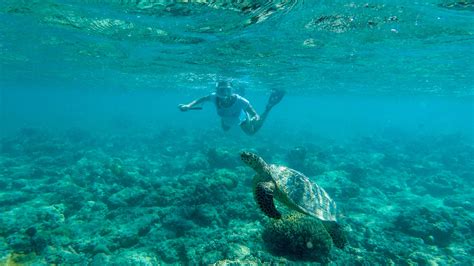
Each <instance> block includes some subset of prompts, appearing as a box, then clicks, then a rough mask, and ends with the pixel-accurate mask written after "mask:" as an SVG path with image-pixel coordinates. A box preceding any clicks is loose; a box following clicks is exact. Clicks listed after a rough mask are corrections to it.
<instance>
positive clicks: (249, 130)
mask: <svg viewBox="0 0 474 266" xmlns="http://www.w3.org/2000/svg"><path fill="white" fill-rule="evenodd" d="M284 96H285V91H282V90H276V91H273V92H272V94H271V95H270V99H268V103H267V107H266V108H265V111H264V112H263V113H262V114H261V115H260V118H259V119H248V120H246V121H245V122H243V123H242V124H241V125H240V128H242V130H243V131H244V132H245V133H246V134H247V135H253V134H255V133H257V131H258V130H260V128H261V127H262V126H263V122H265V120H266V119H267V116H268V114H269V113H270V111H271V110H272V108H273V107H274V106H275V105H277V104H278V103H279V102H280V101H281V100H282V99H283V97H284Z"/></svg>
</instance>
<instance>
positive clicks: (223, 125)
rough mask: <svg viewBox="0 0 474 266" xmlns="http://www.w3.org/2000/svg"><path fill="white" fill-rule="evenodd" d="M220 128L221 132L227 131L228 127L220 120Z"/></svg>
mask: <svg viewBox="0 0 474 266" xmlns="http://www.w3.org/2000/svg"><path fill="white" fill-rule="evenodd" d="M221 126H222V130H224V131H229V129H230V127H229V126H228V125H226V124H224V120H221Z"/></svg>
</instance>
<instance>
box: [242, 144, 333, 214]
mask: <svg viewBox="0 0 474 266" xmlns="http://www.w3.org/2000/svg"><path fill="white" fill-rule="evenodd" d="M240 157H241V159H242V161H243V162H244V163H245V164H247V165H248V166H250V167H251V168H252V169H254V170H255V172H257V174H256V175H255V176H254V178H253V192H254V196H255V201H256V202H257V204H258V206H259V207H260V209H261V210H262V211H263V213H265V215H267V216H268V217H270V218H275V219H280V218H281V213H280V212H279V211H278V210H277V209H276V207H275V204H274V202H273V199H274V198H275V199H276V200H278V201H280V202H281V203H283V204H284V205H286V206H288V207H289V208H290V209H292V210H295V211H298V212H301V213H304V214H307V215H311V216H314V217H316V218H318V219H320V220H322V221H336V203H335V202H334V201H333V200H332V199H331V198H330V197H329V195H328V194H327V193H326V191H324V189H323V188H322V187H320V186H318V185H317V184H316V183H314V182H311V181H310V180H309V179H308V178H307V177H306V176H305V175H304V174H302V173H300V172H298V171H296V170H293V169H291V168H288V167H286V166H281V165H274V164H267V163H266V162H265V161H264V160H263V159H262V158H261V157H259V156H258V155H256V154H254V153H251V152H242V153H241V154H240Z"/></svg>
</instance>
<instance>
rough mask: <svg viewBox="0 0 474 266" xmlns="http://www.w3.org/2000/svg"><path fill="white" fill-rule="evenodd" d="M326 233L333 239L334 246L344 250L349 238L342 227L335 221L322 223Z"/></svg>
mask: <svg viewBox="0 0 474 266" xmlns="http://www.w3.org/2000/svg"><path fill="white" fill-rule="evenodd" d="M322 222H323V225H324V227H326V231H328V233H329V235H330V236H331V238H332V242H333V243H334V246H336V247H337V248H340V249H344V247H345V246H346V244H347V236H346V233H345V232H344V229H343V228H342V226H341V225H340V224H338V223H336V222H334V221H322Z"/></svg>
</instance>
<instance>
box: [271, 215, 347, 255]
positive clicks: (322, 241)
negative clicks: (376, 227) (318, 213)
mask: <svg viewBox="0 0 474 266" xmlns="http://www.w3.org/2000/svg"><path fill="white" fill-rule="evenodd" d="M262 238H263V241H264V242H265V245H266V247H267V248H268V249H269V251H270V252H271V253H273V254H274V255H277V256H284V257H287V258H289V259H291V260H295V261H317V262H327V261H329V255H330V251H331V249H332V247H333V246H336V247H337V248H340V249H343V248H344V247H345V245H346V244H347V238H346V236H345V233H344V231H343V230H342V228H341V226H340V225H338V224H336V223H334V222H325V221H321V220H319V219H315V218H313V217H310V216H306V215H303V214H299V213H294V214H290V215H287V216H283V217H282V218H281V219H271V220H270V221H268V222H267V223H266V224H265V228H264V231H263V234H262Z"/></svg>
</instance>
